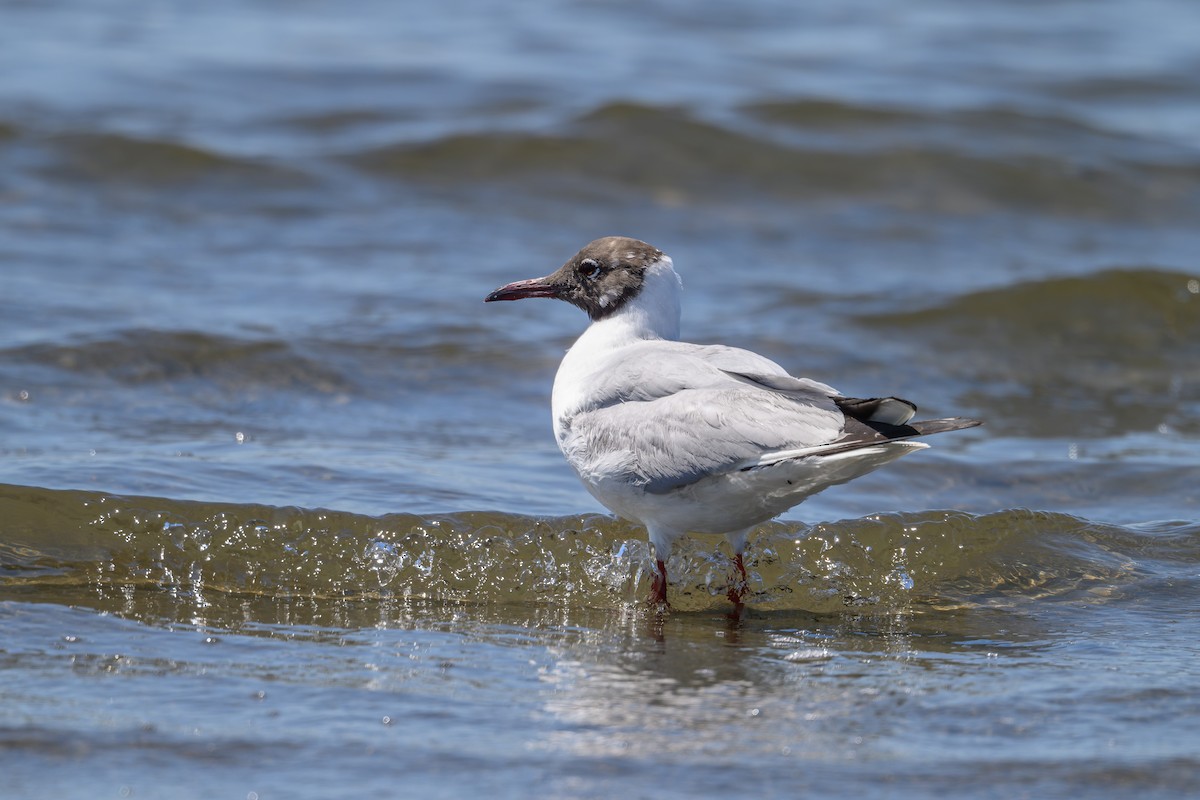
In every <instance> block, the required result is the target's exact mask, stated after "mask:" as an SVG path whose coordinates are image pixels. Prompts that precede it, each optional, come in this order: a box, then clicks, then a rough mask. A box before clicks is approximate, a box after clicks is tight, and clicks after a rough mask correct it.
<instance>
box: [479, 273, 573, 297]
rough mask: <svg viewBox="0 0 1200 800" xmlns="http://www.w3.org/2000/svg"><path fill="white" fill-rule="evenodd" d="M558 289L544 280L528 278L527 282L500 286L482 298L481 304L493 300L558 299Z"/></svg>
mask: <svg viewBox="0 0 1200 800" xmlns="http://www.w3.org/2000/svg"><path fill="white" fill-rule="evenodd" d="M558 292H559V287H557V286H555V285H554V284H552V283H549V282H548V280H547V279H546V278H530V279H529V280H527V281H517V282H516V283H510V284H508V285H507V286H501V287H500V288H499V289H497V290H496V291H494V292H492V293H491V294H489V295H488V296H487V297H485V298H483V302H485V303H491V302H493V301H495V300H524V299H525V298H526V297H558Z"/></svg>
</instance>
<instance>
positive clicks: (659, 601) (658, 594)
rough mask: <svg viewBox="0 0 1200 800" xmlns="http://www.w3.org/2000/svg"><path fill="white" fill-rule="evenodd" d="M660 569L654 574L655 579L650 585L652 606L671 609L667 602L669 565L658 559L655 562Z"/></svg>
mask: <svg viewBox="0 0 1200 800" xmlns="http://www.w3.org/2000/svg"><path fill="white" fill-rule="evenodd" d="M654 563H655V566H657V567H658V572H656V573H655V574H654V579H653V580H652V581H651V583H650V605H652V606H666V607H667V608H670V607H671V604H670V603H668V602H667V565H666V564H664V563H663V562H662V559H661V558H660V559H658V560H656V561H655V562H654Z"/></svg>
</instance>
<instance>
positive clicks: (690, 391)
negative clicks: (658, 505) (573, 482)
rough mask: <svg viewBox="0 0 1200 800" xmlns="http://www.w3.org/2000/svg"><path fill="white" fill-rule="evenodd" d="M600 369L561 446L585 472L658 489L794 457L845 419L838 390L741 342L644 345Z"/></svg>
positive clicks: (822, 441)
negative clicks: (797, 374)
mask: <svg viewBox="0 0 1200 800" xmlns="http://www.w3.org/2000/svg"><path fill="white" fill-rule="evenodd" d="M594 375H595V381H596V382H595V383H594V385H592V386H591V387H589V396H590V397H592V398H593V402H591V403H589V404H588V405H587V407H585V408H583V409H581V410H580V411H579V412H578V413H576V414H575V415H573V417H572V418H571V420H570V422H569V433H568V435H567V436H566V437H565V438H564V441H563V442H562V445H563V450H564V451H565V452H566V454H567V457H568V459H569V460H571V462H572V463H573V464H575V465H576V467H577V468H578V469H580V470H581V471H583V472H588V471H594V472H595V474H596V475H597V476H602V475H607V476H609V477H612V476H614V475H616V476H620V478H621V479H622V480H624V481H626V482H629V483H633V484H635V485H639V486H642V487H643V488H645V489H646V490H647V491H649V492H652V493H662V492H668V491H670V490H672V489H676V488H678V487H680V486H686V485H688V484H690V483H694V482H696V481H697V480H700V479H701V478H704V477H707V476H709V475H715V474H722V473H726V472H732V471H735V470H738V469H742V468H744V467H747V466H756V465H761V464H763V463H768V462H769V461H770V460H772V458H771V457H772V454H782V453H791V454H792V455H791V456H789V457H795V456H796V455H797V454H798V453H797V451H802V450H804V449H806V448H812V447H819V446H823V445H827V444H829V443H831V442H834V441H836V440H837V439H838V438H839V437H840V436H841V435H842V432H843V426H844V423H845V415H844V414H843V413H842V412H841V410H839V409H838V407H837V405H836V403H835V402H834V398H835V397H836V396H837V393H836V392H835V391H834V390H833V389H831V388H830V387H828V386H826V385H824V384H821V383H817V382H815V381H808V380H804V379H800V378H793V377H791V376H789V375H788V374H787V373H786V372H784V370H783V369H782V368H781V367H779V366H778V365H777V364H775V363H774V362H772V361H770V360H768V359H766V358H763V357H762V356H758V355H756V354H754V353H750V352H748V351H745V350H737V349H736V348H730V347H701V346H696V345H688V344H685V343H680V342H647V343H645V345H638V346H635V347H630V348H623V351H622V357H621V358H620V359H619V360H614V361H613V362H611V363H608V364H604V365H601V368H600V369H598V370H597V371H596V373H594ZM585 477H586V476H585Z"/></svg>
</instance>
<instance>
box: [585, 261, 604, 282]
mask: <svg viewBox="0 0 1200 800" xmlns="http://www.w3.org/2000/svg"><path fill="white" fill-rule="evenodd" d="M603 271H604V270H602V269H601V268H600V264H599V262H597V261H596V260H595V259H594V258H585V259H584V260H583V261H580V262H579V274H580V276H581V277H584V278H587V279H588V280H589V281H594V280H595V279H596V278H599V277H600V273H601V272H603Z"/></svg>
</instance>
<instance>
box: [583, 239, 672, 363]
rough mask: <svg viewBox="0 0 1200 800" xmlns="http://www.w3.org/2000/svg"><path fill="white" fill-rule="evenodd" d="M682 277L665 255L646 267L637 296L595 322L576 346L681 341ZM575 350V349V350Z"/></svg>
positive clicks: (669, 258)
mask: <svg viewBox="0 0 1200 800" xmlns="http://www.w3.org/2000/svg"><path fill="white" fill-rule="evenodd" d="M682 286H683V284H682V282H681V281H680V280H679V275H677V274H676V273H675V269H674V267H673V266H672V264H671V257H670V256H666V255H664V256H661V257H660V258H659V259H658V260H657V261H655V262H654V263H653V264H651V265H650V266H648V267H647V268H646V274H645V277H644V278H643V281H642V289H641V291H640V292H638V294H637V296H636V297H634V298H633V299H632V300H629V301H628V302H626V303H625V304H624V305H623V306H621V307H620V308H619V309H617V310H616V311H614V312H613V313H612V314H610V315H608V316H607V317H605V318H604V319H601V320H597V321H596V322H593V323H592V324H591V325H590V326H588V329H587V330H586V331H584V332H583V335H582V336H580V337H579V340H578V341H577V342H576V346H578V345H579V344H580V343H582V342H583V341H584V340H585V339H600V340H604V341H607V342H609V344H610V346H616V345H619V344H624V343H626V342H628V341H630V340H633V339H672V340H674V339H678V338H679V294H680V290H681V289H682ZM572 349H574V348H572Z"/></svg>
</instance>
